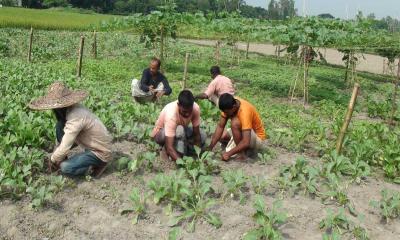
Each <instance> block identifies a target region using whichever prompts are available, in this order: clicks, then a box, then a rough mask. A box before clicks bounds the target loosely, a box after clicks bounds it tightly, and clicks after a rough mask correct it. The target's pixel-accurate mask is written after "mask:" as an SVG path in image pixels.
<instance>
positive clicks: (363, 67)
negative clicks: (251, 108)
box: [185, 39, 397, 74]
mask: <svg viewBox="0 0 400 240" xmlns="http://www.w3.org/2000/svg"><path fill="white" fill-rule="evenodd" d="M185 41H187V42H190V43H194V44H198V45H205V46H215V44H216V41H214V40H193V39H186V40H185ZM238 46H239V49H240V50H244V51H245V50H246V47H247V45H246V43H243V42H240V43H239V44H238ZM275 49H276V48H275V46H274V45H272V44H267V43H263V44H262V43H250V47H249V52H254V53H260V54H264V55H275ZM320 52H321V53H322V54H323V55H324V56H325V59H326V61H327V62H328V63H330V64H333V65H339V66H344V63H343V61H342V57H343V54H342V53H340V52H339V51H338V50H336V49H330V48H328V49H326V51H325V50H324V49H320ZM282 55H285V53H284V52H283V53H282ZM357 57H358V58H359V63H358V64H357V71H362V72H370V73H376V74H389V73H388V70H387V68H388V67H387V66H385V67H384V64H383V60H384V58H383V57H380V56H377V55H372V54H357ZM395 66H397V61H396V63H395ZM384 69H385V71H384Z"/></svg>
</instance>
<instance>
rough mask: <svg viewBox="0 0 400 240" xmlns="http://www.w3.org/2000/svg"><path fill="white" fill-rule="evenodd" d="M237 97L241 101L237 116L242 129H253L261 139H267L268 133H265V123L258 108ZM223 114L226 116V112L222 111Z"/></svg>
mask: <svg viewBox="0 0 400 240" xmlns="http://www.w3.org/2000/svg"><path fill="white" fill-rule="evenodd" d="M235 99H236V100H238V101H239V102H240V107H239V110H238V112H237V117H238V118H239V121H240V123H241V125H242V130H250V129H253V130H254V132H255V133H256V134H257V136H258V137H259V138H260V139H261V140H265V139H266V138H267V135H266V134H265V129H264V124H263V122H262V120H261V117H260V114H258V112H257V110H256V108H255V107H254V106H253V105H252V104H251V103H249V102H248V101H246V100H244V99H241V98H238V97H235ZM221 116H222V117H224V118H226V115H225V113H224V112H222V113H221Z"/></svg>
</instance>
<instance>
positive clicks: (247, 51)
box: [246, 39, 250, 59]
mask: <svg viewBox="0 0 400 240" xmlns="http://www.w3.org/2000/svg"><path fill="white" fill-rule="evenodd" d="M249 48H250V39H247V46H246V59H249Z"/></svg>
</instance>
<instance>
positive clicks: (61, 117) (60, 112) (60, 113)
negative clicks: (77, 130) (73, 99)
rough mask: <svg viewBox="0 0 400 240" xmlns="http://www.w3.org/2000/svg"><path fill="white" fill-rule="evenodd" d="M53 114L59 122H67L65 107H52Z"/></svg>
mask: <svg viewBox="0 0 400 240" xmlns="http://www.w3.org/2000/svg"><path fill="white" fill-rule="evenodd" d="M53 112H54V115H56V119H57V121H59V122H62V123H64V124H65V122H67V108H66V107H65V108H56V109H53Z"/></svg>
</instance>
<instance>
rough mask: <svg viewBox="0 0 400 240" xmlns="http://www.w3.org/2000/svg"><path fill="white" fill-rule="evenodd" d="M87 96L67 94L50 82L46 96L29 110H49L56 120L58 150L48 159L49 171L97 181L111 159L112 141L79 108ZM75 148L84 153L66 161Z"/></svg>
mask: <svg viewBox="0 0 400 240" xmlns="http://www.w3.org/2000/svg"><path fill="white" fill-rule="evenodd" d="M87 96H88V94H87V92H85V91H71V90H69V89H68V88H67V87H66V86H65V85H64V84H63V83H62V82H54V83H53V84H51V85H50V87H49V89H48V92H47V95H45V96H43V97H40V98H38V99H36V100H33V101H31V102H30V104H29V107H30V108H32V109H35V110H49V109H51V110H53V112H54V114H55V116H56V119H57V124H56V137H57V142H58V146H57V147H56V148H55V151H54V152H53V153H52V155H51V158H50V161H51V163H52V165H53V167H55V168H56V169H58V168H60V169H61V172H62V173H64V174H67V175H71V176H78V175H86V174H93V175H94V176H96V177H99V176H100V175H101V174H102V173H103V171H104V170H105V168H106V166H107V163H108V162H109V161H111V159H112V155H111V141H112V137H111V135H110V134H109V133H108V131H107V129H106V127H105V126H104V124H103V123H102V122H101V121H100V120H99V119H98V118H97V117H96V116H95V115H94V114H93V113H91V112H90V111H89V110H88V109H86V108H85V107H83V106H82V105H80V104H79V102H81V101H82V100H83V99H85V98H86V97H87ZM76 144H77V145H80V146H81V147H83V148H84V149H85V151H84V152H83V153H79V154H76V155H74V156H72V157H70V158H67V154H68V153H69V151H70V149H71V148H73V147H74V146H76Z"/></svg>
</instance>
